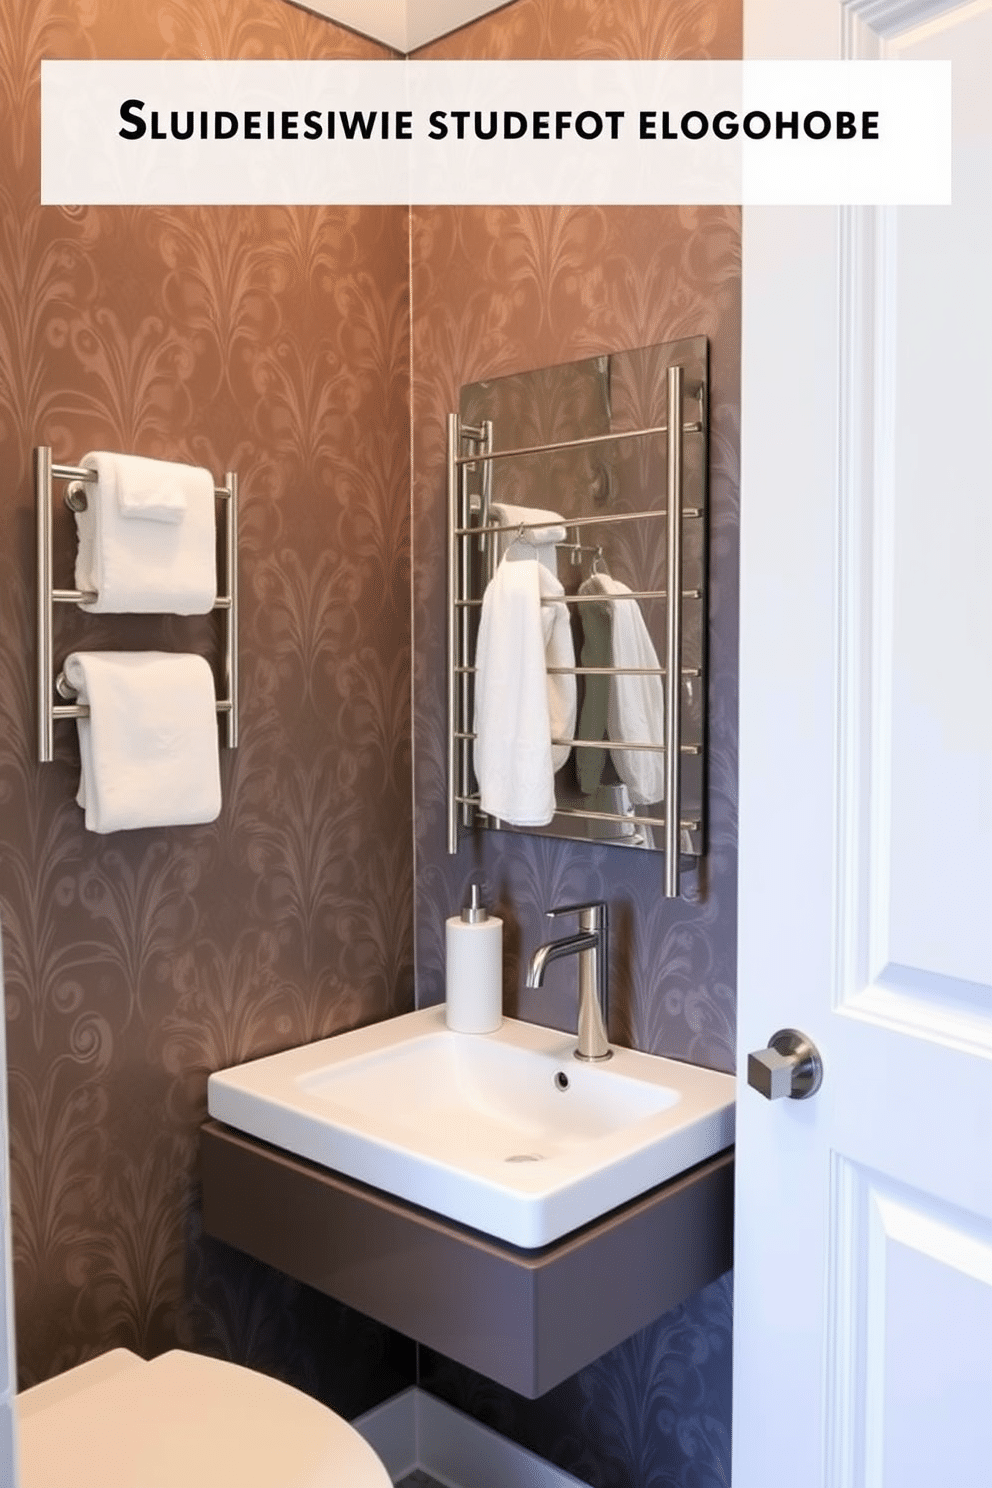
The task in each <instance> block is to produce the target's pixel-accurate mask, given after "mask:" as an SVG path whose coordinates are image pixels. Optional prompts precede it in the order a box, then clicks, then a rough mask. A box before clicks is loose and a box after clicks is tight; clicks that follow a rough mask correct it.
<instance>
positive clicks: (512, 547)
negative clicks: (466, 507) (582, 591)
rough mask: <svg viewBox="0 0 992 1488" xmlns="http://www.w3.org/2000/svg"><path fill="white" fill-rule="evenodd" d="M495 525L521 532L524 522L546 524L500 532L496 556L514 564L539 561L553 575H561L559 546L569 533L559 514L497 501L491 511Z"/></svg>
mask: <svg viewBox="0 0 992 1488" xmlns="http://www.w3.org/2000/svg"><path fill="white" fill-rule="evenodd" d="M490 510H491V512H492V519H493V521H494V522H500V523H503V524H505V525H506V526H507V527H510V526H513V527H515V528H518V529H519V526H520V523H521V522H543V523H544V524H545V525H544V526H543V527H525V528H524V530H523V532H520V531H516V532H500V533H498V534H497V535H498V539H499V540H498V542H497V544H496V556H497V557H498V558H500V559H502V558H508V559H509V560H510V562H511V563H525V562H526V561H527V560H528V559H530V558H536V559H537V561H538V563H543V564H544V567H545V568H546V569H548V570H549V571H550V572H551V573H553V574H557V572H558V548H557V544H558V543H563V542H564V541H565V537H566V533H565V527H564V522H563V519H562V516H561V513H560V512H555V511H542V510H541V509H540V508H539V507H532V506H509V505H507V503H506V502H505V501H494V502H493V504H492V507H491V508H490Z"/></svg>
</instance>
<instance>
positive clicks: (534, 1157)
mask: <svg viewBox="0 0 992 1488" xmlns="http://www.w3.org/2000/svg"><path fill="white" fill-rule="evenodd" d="M543 1160H544V1153H543V1152H514V1153H513V1154H512V1155H511V1156H510V1157H504V1159H503V1161H504V1162H543Z"/></svg>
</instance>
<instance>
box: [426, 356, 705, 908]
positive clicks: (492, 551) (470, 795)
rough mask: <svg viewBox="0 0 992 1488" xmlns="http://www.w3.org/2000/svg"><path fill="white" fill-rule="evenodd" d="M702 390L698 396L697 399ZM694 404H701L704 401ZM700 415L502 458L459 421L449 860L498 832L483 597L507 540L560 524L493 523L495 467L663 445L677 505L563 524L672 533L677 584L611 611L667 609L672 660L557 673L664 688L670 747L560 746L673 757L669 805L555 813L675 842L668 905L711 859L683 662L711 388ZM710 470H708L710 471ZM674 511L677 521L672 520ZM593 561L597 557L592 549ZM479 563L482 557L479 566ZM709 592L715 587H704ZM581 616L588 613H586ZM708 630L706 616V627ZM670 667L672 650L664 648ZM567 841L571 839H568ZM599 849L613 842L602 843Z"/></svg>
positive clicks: (484, 430)
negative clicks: (695, 867) (481, 747)
mask: <svg viewBox="0 0 992 1488" xmlns="http://www.w3.org/2000/svg"><path fill="white" fill-rule="evenodd" d="M683 375H684V369H683V367H682V366H681V365H673V366H669V367H668V369H667V408H668V410H673V409H675V410H681V409H682V408H683V387H684V383H683ZM694 392H695V390H694V389H693V393H694ZM693 393H690V396H692V395H693ZM698 407H699V413H698V417H697V418H690V419H688V420H687V419H685V418H676V419H674V420H673V419H672V418H671V417H670V416H668V417H667V418H666V420H665V421H664V422H656V423H651V424H649V425H647V426H645V427H640V428H633V429H624V430H620V431H613V430H610V431H609V432H606V433H597V434H595V435H592V436H582V437H578V438H571V439H563V440H559V441H552V442H546V443H535V444H532V445H520V446H516V447H513V448H505V449H495V448H494V447H493V421H492V420H491V419H485V420H478V421H476V422H474V423H471V422H468V421H466V422H463V421H462V419H461V417H460V415H459V414H457V413H453V414H449V416H448V427H447V488H448V851H449V853H454V852H456V851H457V848H458V833H459V827H460V826H461V827H466V828H467V827H471V826H472V825H476V824H479V825H498V823H494V822H493V821H492V820H491V818H489V817H488V816H486V815H484V814H483V813H482V812H481V811H480V809H479V796H478V792H477V789H476V788H475V780H474V771H473V767H472V743H473V741H474V739H475V733H474V730H473V726H472V716H473V710H474V688H473V682H474V675H475V665H474V657H473V645H474V631H475V628H476V626H477V620H478V614H479V611H480V610H481V605H482V594H481V589H482V588H484V587H485V583H486V582H488V580H489V579H491V578H492V575H493V573H494V572H495V568H496V563H497V559H498V554H497V547H498V538H499V535H500V534H505V533H520V534H521V535H522V534H523V533H524V532H525V531H526V530H527V529H528V528H535V529H537V528H544V527H547V526H548V518H547V517H544V518H542V519H540V520H535V521H533V522H523V523H517V522H514V523H512V524H501V523H499V522H494V521H493V520H492V513H491V508H492V504H493V498H492V488H493V465H494V463H495V462H496V461H503V460H511V459H514V458H522V457H526V456H534V455H543V454H553V453H557V452H559V451H563V450H572V449H575V450H581V449H585V448H593V447H596V446H603V445H612V444H617V443H619V442H625V441H629V440H638V439H645V438H649V437H651V436H659V437H664V438H665V439H666V440H667V493H668V494H667V497H666V500H665V504H664V505H663V506H658V507H652V508H650V509H648V510H643V511H642V510H637V511H620V512H612V513H611V512H603V513H597V514H595V515H592V516H589V515H569V514H568V513H563V514H562V525H564V526H565V527H566V528H580V527H584V526H591V525H596V526H597V527H604V528H605V527H608V526H610V525H612V524H616V523H621V522H632V521H634V522H650V521H652V520H662V521H664V522H665V567H664V574H665V581H664V587H663V588H655V589H652V588H637V589H632V590H631V591H630V592H629V594H622V595H617V596H615V597H614V596H610V600H609V602H610V603H611V604H618V603H624V602H633V603H637V602H639V601H642V600H648V601H660V602H662V603H663V605H664V612H665V645H664V655H663V657H662V656H660V665H659V666H658V667H657V668H653V667H643V668H642V667H622V666H604V667H601V666H595V667H594V666H579V665H577V666H575V667H555V668H549V671H554V672H556V673H561V672H564V673H568V674H571V675H575V676H611V677H613V676H624V675H628V676H629V675H655V676H659V677H660V678H661V681H662V687H663V692H664V711H665V719H664V740H663V742H662V743H660V744H659V743H658V742H656V741H645V740H629V741H628V740H620V739H613V738H609V739H606V740H587V739H582V738H569V739H553V740H552V743H553V744H561V745H568V746H570V747H572V748H576V749H587V748H596V749H608V750H654V751H656V752H658V753H660V754H662V755H663V757H664V762H665V764H664V773H665V796H664V814H663V816H661V817H659V816H658V815H650V814H647V813H646V812H645V811H644V810H643V809H642V810H641V811H640V812H638V811H637V809H636V808H635V810H634V811H633V813H632V814H630V813H625V814H620V813H616V812H609V811H600V810H592V809H587V808H585V807H578V806H569V805H562V804H560V803H559V805H558V808H557V810H556V812H555V820H557V819H558V818H565V819H574V820H575V821H576V822H579V821H585V822H587V823H603V824H605V823H621V824H623V825H624V826H625V827H627V826H632V827H645V828H655V829H657V828H658V827H659V826H660V827H661V828H662V834H663V839H664V846H663V851H664V872H663V880H664V883H663V892H664V895H665V897H666V898H678V897H679V895H680V892H681V888H680V878H679V875H680V869H681V866H682V862H681V860H682V857H683V855H684V856H686V857H689V858H698V857H700V856H701V855H702V852H703V826H704V823H703V819H702V800H700V802H699V808H700V809H699V813H698V814H696V813H692V814H690V815H688V816H683V815H682V774H681V766H682V761H683V760H684V759H686V758H689V757H697V758H698V757H700V756H702V755H703V754H704V749H703V746H702V745H701V744H698V743H686V742H684V740H683V737H682V684H683V680H684V679H687V678H693V679H703V680H704V668H703V667H702V666H700V665H690V664H688V662H687V660H686V658H685V656H684V654H683V603H684V601H685V600H699V601H702V602H704V603H705V588H704V587H703V585H702V584H693V585H692V586H691V587H688V588H687V587H685V586H684V579H683V524H684V522H685V521H687V520H689V521H693V520H695V521H702V522H704V521H705V516H706V510H705V506H706V492H705V477H704V479H703V483H702V485H703V489H702V492H701V495H700V497H699V500H698V501H694V503H693V504H692V505H684V504H683V471H684V441H685V438H686V436H693V435H700V436H702V437H703V439H704V440H705V437H706V434H707V408H706V384H705V380H704V382H703V383H702V384H701V385H700V387H699V390H698ZM703 468H704V470H705V459H704V463H703ZM480 469H481V472H482V473H481V477H480V480H479V481H478V483H477V484H478V486H479V489H478V491H476V492H474V493H472V494H470V493H469V489H468V484H469V483H468V480H467V478H466V477H467V474H468V472H469V471H473V472H474V471H477V470H480ZM669 509H670V510H671V512H672V515H673V519H672V520H669ZM576 543H577V538H576V539H575V540H569V539H567V538H566V540H565V541H564V542H560V543H558V544H557V547H558V548H559V549H560V550H568V549H570V548H572V547H574V546H576ZM589 551H593V550H592V549H589ZM473 552H477V553H478V554H479V555H480V556H479V557H476V558H473ZM704 582H705V580H704V581H703V583H704ZM544 602H547V603H551V602H554V603H564V604H566V605H568V606H569V607H571V606H576V607H581V606H582V605H583V604H585V603H591V602H595V603H599V604H602V603H603V597H602V596H601V595H583V594H569V593H566V594H565V595H564V596H562V599H561V600H557V599H556V600H555V601H550V600H549V601H544ZM577 612H578V613H581V608H579V609H578V611H577ZM703 628H704V629H705V614H704V619H703ZM658 649H659V655H660V652H661V647H660V646H659V648H658ZM563 835H567V833H564V834H563ZM597 840H604V839H602V838H598V839H597Z"/></svg>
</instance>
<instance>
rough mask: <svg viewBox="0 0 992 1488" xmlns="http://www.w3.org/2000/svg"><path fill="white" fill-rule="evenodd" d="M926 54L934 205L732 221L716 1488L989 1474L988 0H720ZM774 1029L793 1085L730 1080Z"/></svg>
mask: <svg viewBox="0 0 992 1488" xmlns="http://www.w3.org/2000/svg"><path fill="white" fill-rule="evenodd" d="M744 8H745V38H746V41H745V45H746V54H747V55H748V56H750V57H755V58H760V57H768V58H772V57H800V58H805V57H852V58H853V57H872V56H878V57H883V58H888V57H892V58H920V59H927V58H950V59H952V61H953V69H954V70H953V88H954V125H955V154H954V205H953V207H950V208H939V207H932V208H912V209H910V208H901V209H889V210H866V209H841V210H834V209H826V208H817V209H771V208H765V209H748V210H746V211H745V227H744V261H743V283H744V351H743V376H744V403H743V414H742V494H741V509H742V515H741V540H742V642H741V820H740V835H741V841H740V962H739V970H740V983H739V986H740V1015H739V1026H740V1041H741V1042H740V1053H741V1058H740V1062H739V1069H738V1074H739V1081H740V1095H739V1110H738V1128H737V1130H738V1137H737V1155H738V1168H737V1178H738V1207H737V1216H736V1265H735V1287H736V1293H735V1296H736V1301H735V1373H734V1478H733V1482H734V1488H785V1485H787V1484H788V1485H790V1488H791V1485H794V1484H803V1485H824V1488H840V1485H843V1488H943V1485H948V1488H952V1485H953V1488H957V1485H966V1488H979V1485H989V1484H992V448H990V445H992V437H990V431H992V0H972V3H968V4H955V0H849V3H847V4H845V3H843V0H745V7H744ZM783 1027H794V1028H798V1029H799V1030H801V1031H802V1032H803V1033H805V1034H806V1035H808V1036H809V1037H810V1038H811V1039H812V1040H813V1042H814V1043H815V1044H816V1045H817V1046H818V1048H819V1050H820V1053H821V1055H822V1060H823V1083H822V1087H821V1088H820V1090H819V1091H818V1093H817V1094H815V1095H814V1096H812V1097H811V1098H809V1099H806V1100H794V1099H775V1100H768V1099H765V1098H763V1096H762V1095H761V1094H759V1093H758V1092H757V1091H755V1090H753V1089H750V1088H748V1086H747V1083H746V1080H747V1055H748V1053H749V1052H750V1051H752V1050H758V1049H760V1048H762V1047H763V1046H764V1045H766V1044H767V1042H768V1040H769V1037H770V1036H771V1035H772V1034H773V1033H775V1032H776V1031H777V1030H779V1029H781V1028H783Z"/></svg>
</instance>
